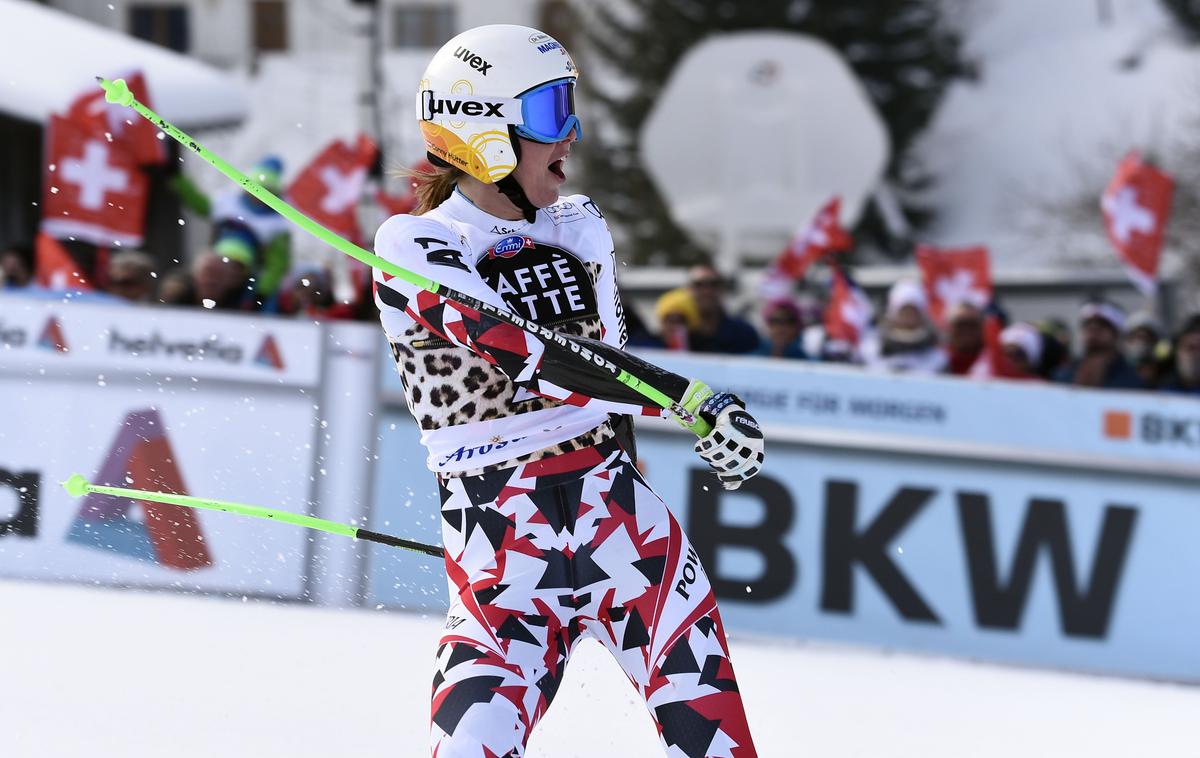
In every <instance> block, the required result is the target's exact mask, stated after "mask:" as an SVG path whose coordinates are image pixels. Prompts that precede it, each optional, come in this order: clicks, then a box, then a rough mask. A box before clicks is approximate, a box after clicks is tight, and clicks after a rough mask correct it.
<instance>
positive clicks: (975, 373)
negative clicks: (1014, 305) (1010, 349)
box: [967, 313, 1028, 379]
mask: <svg viewBox="0 0 1200 758" xmlns="http://www.w3.org/2000/svg"><path fill="white" fill-rule="evenodd" d="M1002 331H1004V327H1003V325H1002V324H1001V323H1000V317H999V316H997V315H996V314H995V313H989V314H988V315H987V317H986V318H985V319H984V321H983V350H981V351H980V353H979V357H978V358H976V359H975V362H974V363H973V364H971V368H970V369H968V370H967V376H969V377H971V378H972V379H990V378H992V377H999V378H1002V379H1018V378H1028V377H1027V376H1026V375H1025V374H1022V373H1021V372H1020V371H1018V370H1017V367H1016V366H1014V365H1013V363H1012V361H1010V360H1009V359H1008V355H1007V354H1005V352H1004V346H1003V345H1002V344H1001V343H1000V332H1002Z"/></svg>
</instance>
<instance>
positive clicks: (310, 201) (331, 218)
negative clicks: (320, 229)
mask: <svg viewBox="0 0 1200 758" xmlns="http://www.w3.org/2000/svg"><path fill="white" fill-rule="evenodd" d="M374 160H375V143H374V142H372V141H371V138H370V137H368V136H366V135H365V134H360V135H358V139H356V140H355V142H354V144H353V145H348V144H346V143H345V142H343V141H341V140H336V141H334V142H332V143H330V144H329V145H328V146H326V148H325V149H324V150H322V151H321V152H320V153H319V154H318V155H317V157H316V158H314V159H313V160H312V162H311V163H309V164H308V165H307V166H305V167H304V170H303V171H301V172H300V174H299V176H297V177H296V179H295V180H294V181H293V182H292V184H291V186H290V187H288V190H287V196H288V200H289V201H290V202H291V203H292V205H294V206H296V208H298V209H299V210H300V211H301V212H302V213H304V215H306V216H308V217H310V218H312V219H313V220H314V221H316V222H318V223H319V224H321V225H322V226H325V227H327V228H328V229H330V230H331V231H333V232H336V233H337V234H338V235H340V236H342V237H345V238H347V239H349V240H350V241H352V242H355V243H358V244H361V242H362V232H361V231H360V229H359V225H358V213H357V210H358V201H359V198H360V197H362V193H363V187H364V185H365V184H366V181H367V170H368V169H369V168H370V167H371V163H372V162H373V161H374Z"/></svg>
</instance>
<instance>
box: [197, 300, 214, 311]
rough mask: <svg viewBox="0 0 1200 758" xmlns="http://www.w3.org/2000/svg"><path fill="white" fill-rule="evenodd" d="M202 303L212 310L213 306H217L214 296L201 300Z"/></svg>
mask: <svg viewBox="0 0 1200 758" xmlns="http://www.w3.org/2000/svg"><path fill="white" fill-rule="evenodd" d="M200 304H201V305H203V306H204V307H205V308H208V309H209V310H212V309H213V308H216V307H217V301H216V300H213V299H212V298H208V297H206V298H204V299H203V300H201V301H200Z"/></svg>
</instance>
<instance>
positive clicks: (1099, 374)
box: [1054, 299, 1144, 390]
mask: <svg viewBox="0 0 1200 758" xmlns="http://www.w3.org/2000/svg"><path fill="white" fill-rule="evenodd" d="M1124 329H1125V312H1124V311H1123V310H1121V307H1120V306H1118V305H1117V304H1116V303H1111V302H1109V301H1107V300H1098V299H1097V300H1089V301H1087V302H1085V303H1084V304H1083V306H1082V307H1081V308H1080V309H1079V332H1080V337H1081V339H1082V342H1083V354H1082V355H1080V356H1079V357H1078V358H1076V359H1075V360H1073V361H1071V362H1070V363H1068V364H1067V365H1066V366H1064V367H1063V368H1062V369H1060V370H1059V372H1058V373H1057V374H1056V375H1055V377H1054V378H1055V380H1056V381H1059V382H1064V383H1066V384H1074V385H1075V386H1077V387H1096V388H1104V389H1123V390H1135V389H1143V388H1144V385H1143V384H1142V379H1141V377H1139V376H1138V373H1137V370H1136V369H1135V368H1134V367H1133V366H1132V365H1131V364H1130V363H1129V361H1127V360H1125V356H1124V355H1122V354H1121V333H1122V332H1123V331H1124Z"/></svg>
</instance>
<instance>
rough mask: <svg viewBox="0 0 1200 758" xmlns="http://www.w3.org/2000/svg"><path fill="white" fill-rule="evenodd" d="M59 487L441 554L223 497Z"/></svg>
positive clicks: (81, 483)
mask: <svg viewBox="0 0 1200 758" xmlns="http://www.w3.org/2000/svg"><path fill="white" fill-rule="evenodd" d="M62 486H63V489H65V490H66V491H67V494H69V495H71V497H83V496H84V495H86V494H88V493H89V492H92V493H96V494H98V495H111V496H113V497H127V498H131V499H133V500H149V501H152V502H155V503H166V504H168V505H178V506H182V507H184V508H203V509H205V510H209V511H222V512H224V513H236V514H238V515H240V516H253V517H255V518H262V519H270V520H271V521H282V522H284V523H285V524H295V525H296V526H303V527H305V528H307V529H316V530H317V531H319V532H328V533H329V534H340V535H342V536H344V537H354V538H356V539H360V540H366V541H367V542H377V543H379V544H380V545H387V546H389V547H398V548H402V549H404V550H412V551H413V552H417V553H424V554H425V555H432V556H433V557H435V558H441V557H442V556H443V555H444V553H443V551H442V549H441V548H440V547H437V546H436V545H426V544H425V543H423V542H414V541H412V540H406V539H401V538H400V537H393V536H392V535H390V534H381V533H379V532H372V531H371V530H370V529H359V528H358V527H353V526H350V525H349V524H339V523H337V522H336V521H327V520H325V519H323V518H317V517H315V516H306V515H304V514H303V513H292V512H291V511H280V510H275V509H274V508H263V507H261V506H257V505H246V504H244V503H230V502H227V501H224V500H209V499H207V498H202V497H192V496H191V495H175V494H172V493H170V492H149V491H146V490H132V489H127V488H125V487H108V486H105V485H102V484H92V483H90V482H89V481H88V480H87V479H85V478H84V477H83V475H82V474H71V476H70V478H68V479H67V481H65V482H63V483H62Z"/></svg>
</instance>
